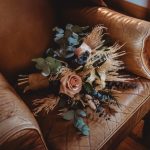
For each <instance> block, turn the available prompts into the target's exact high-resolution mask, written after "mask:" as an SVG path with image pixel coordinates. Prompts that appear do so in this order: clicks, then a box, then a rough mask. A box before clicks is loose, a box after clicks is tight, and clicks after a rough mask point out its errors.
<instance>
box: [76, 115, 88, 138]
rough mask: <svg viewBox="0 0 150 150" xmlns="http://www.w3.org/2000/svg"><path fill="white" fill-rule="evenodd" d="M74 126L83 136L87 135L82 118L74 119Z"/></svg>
mask: <svg viewBox="0 0 150 150" xmlns="http://www.w3.org/2000/svg"><path fill="white" fill-rule="evenodd" d="M74 126H75V127H76V128H77V129H78V130H79V131H81V133H82V134H83V135H86V136H87V135H89V131H90V129H89V127H88V126H87V125H86V124H85V122H84V121H83V118H81V117H76V118H75V120H74Z"/></svg>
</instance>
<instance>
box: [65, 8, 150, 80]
mask: <svg viewBox="0 0 150 150" xmlns="http://www.w3.org/2000/svg"><path fill="white" fill-rule="evenodd" d="M62 13H63V16H64V17H63V21H64V20H65V21H66V22H72V23H76V24H84V25H87V24H88V25H91V26H93V25H96V24H103V25H104V26H106V27H107V28H108V33H109V34H110V36H111V37H112V38H113V39H114V40H116V41H118V42H120V43H121V44H125V45H124V47H123V49H124V50H125V51H126V55H125V57H124V60H125V64H126V66H127V68H128V69H129V70H130V71H132V72H133V73H136V74H138V75H140V76H143V77H146V78H148V79H150V65H149V63H148V62H149V61H150V55H147V53H148V54H149V52H148V51H149V49H150V47H149V44H146V43H149V42H148V41H149V40H148V39H149V38H150V22H147V21H142V20H139V19H135V18H132V17H128V16H126V15H123V14H120V13H118V12H115V11H113V10H110V9H108V8H102V7H101V8H100V7H85V8H80V7H79V8H68V9H64V10H63V11H62ZM79 16H80V18H79Z"/></svg>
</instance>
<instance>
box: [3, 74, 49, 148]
mask: <svg viewBox="0 0 150 150" xmlns="http://www.w3.org/2000/svg"><path fill="white" fill-rule="evenodd" d="M0 149H1V150H47V147H46V145H45V143H44V140H43V137H42V134H41V132H40V129H39V126H38V124H37V122H36V120H35V118H34V117H33V115H32V113H31V112H30V110H29V109H28V108H27V107H26V105H25V104H24V102H23V101H22V100H21V99H20V97H19V96H18V95H17V94H16V92H15V91H14V89H13V88H12V87H11V86H10V85H9V84H8V83H7V81H6V80H5V79H4V77H3V76H2V74H1V73H0Z"/></svg>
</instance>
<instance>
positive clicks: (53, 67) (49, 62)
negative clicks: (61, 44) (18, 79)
mask: <svg viewBox="0 0 150 150" xmlns="http://www.w3.org/2000/svg"><path fill="white" fill-rule="evenodd" d="M32 61H33V62H36V65H35V67H36V68H37V69H38V70H41V71H42V74H43V75H45V76H48V75H49V74H56V73H57V72H58V71H59V69H60V68H61V66H62V64H61V62H60V61H58V60H56V59H55V58H52V57H46V58H45V59H44V58H35V59H32Z"/></svg>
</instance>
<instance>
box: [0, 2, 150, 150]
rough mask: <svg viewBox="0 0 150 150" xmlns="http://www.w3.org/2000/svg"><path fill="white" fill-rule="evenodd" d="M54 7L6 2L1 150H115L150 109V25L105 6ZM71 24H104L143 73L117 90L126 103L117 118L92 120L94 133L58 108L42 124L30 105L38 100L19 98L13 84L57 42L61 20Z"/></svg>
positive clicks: (1, 17)
mask: <svg viewBox="0 0 150 150" xmlns="http://www.w3.org/2000/svg"><path fill="white" fill-rule="evenodd" d="M54 5H55V4H51V2H50V1H48V0H32V1H30V0H22V1H18V0H14V1H11V0H7V1H3V2H0V11H3V13H0V22H1V23H0V33H1V37H0V39H1V40H0V45H1V50H0V72H1V74H0V149H2V150H9V149H10V150H18V149H19V150H30V149H31V150H32V149H35V150H38V149H39V150H46V149H54V150H66V149H70V150H78V149H82V150H84V149H86V150H88V149H91V150H94V149H105V150H108V149H113V148H114V147H115V146H116V145H117V144H119V143H120V142H121V140H122V139H123V138H124V137H126V135H127V134H128V133H129V132H130V131H131V130H132V128H133V127H134V126H135V125H136V124H137V123H138V122H139V121H140V120H141V119H142V118H143V117H144V116H145V114H146V113H147V112H148V111H150V51H149V49H150V23H149V22H147V21H143V20H139V19H135V18H132V17H128V16H125V15H123V14H120V13H118V12H115V11H113V10H110V9H109V8H105V7H100V6H93V5H91V6H86V5H78V4H77V5H72V4H67V5H66V4H63V5H61V7H60V8H59V7H57V8H56V7H55V9H54V10H53V9H52V8H54ZM51 6H53V7H51ZM57 10H59V13H58V11H57ZM56 14H57V15H58V14H59V17H58V16H56ZM54 18H56V19H54ZM69 22H71V23H74V24H79V25H90V26H93V25H96V24H104V25H105V26H106V27H107V28H108V32H109V33H110V36H111V37H112V38H113V39H114V40H117V41H119V42H120V43H121V44H124V43H125V46H124V48H123V49H124V50H125V51H126V52H127V55H126V56H125V57H124V58H123V59H124V61H125V63H126V67H127V68H128V70H130V71H131V72H133V73H135V74H137V75H139V76H140V77H139V78H138V79H137V80H136V84H137V88H136V89H132V90H125V91H122V93H120V94H117V96H118V99H119V103H120V104H121V107H120V108H116V109H118V113H117V114H116V115H115V116H112V117H111V119H110V120H107V121H106V120H105V119H103V118H100V120H99V121H98V122H89V126H90V129H91V133H90V136H89V137H81V136H79V135H77V134H76V131H75V129H74V128H73V127H72V126H71V125H70V123H69V122H65V121H62V120H61V119H60V118H58V117H56V114H55V113H56V112H52V113H49V114H48V116H46V117H43V118H42V117H40V118H37V121H38V123H37V121H36V119H35V118H34V117H33V115H32V113H31V111H30V110H29V108H28V107H29V105H28V107H27V105H26V103H27V104H29V103H30V101H31V99H32V98H31V97H30V96H24V95H20V96H18V94H17V92H16V90H15V87H16V86H15V85H14V84H13V83H14V81H15V77H16V75H17V74H18V73H20V72H25V71H26V70H27V69H29V68H30V70H31V69H32V65H33V64H32V63H31V61H30V60H31V59H32V58H35V57H38V56H41V55H42V53H43V52H44V50H45V49H46V48H47V47H48V45H49V44H50V43H51V38H50V37H49V35H50V31H51V29H52V28H53V27H54V26H55V24H59V23H61V24H65V23H69ZM6 79H7V80H6ZM8 82H9V83H8ZM10 84H11V85H10ZM31 95H32V94H31ZM34 96H36V94H35V95H34ZM20 97H21V98H20ZM22 99H23V100H24V101H23V100H22ZM41 131H42V133H41Z"/></svg>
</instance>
